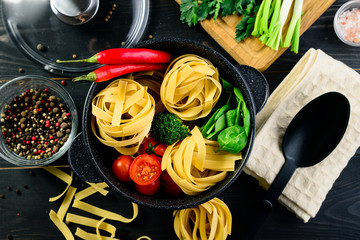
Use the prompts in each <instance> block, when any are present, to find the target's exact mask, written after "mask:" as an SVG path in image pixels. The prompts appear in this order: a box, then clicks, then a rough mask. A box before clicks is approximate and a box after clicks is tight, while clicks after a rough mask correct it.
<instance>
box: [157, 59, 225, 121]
mask: <svg viewBox="0 0 360 240" xmlns="http://www.w3.org/2000/svg"><path fill="white" fill-rule="evenodd" d="M221 91H222V86H221V83H220V80H219V73H218V70H217V68H215V66H214V65H213V64H212V63H211V62H210V61H209V60H206V59H204V58H202V57H200V56H197V55H193V54H186V55H182V56H179V57H178V58H176V59H175V60H174V61H173V62H172V63H171V64H170V65H169V67H168V69H167V70H166V73H165V76H164V79H163V82H162V84H161V88H160V98H161V100H162V102H163V104H164V106H165V107H166V109H167V110H168V111H169V112H171V113H174V114H176V115H178V116H179V117H180V118H181V119H183V120H186V121H192V120H196V119H199V118H203V117H205V116H207V115H208V114H209V113H210V111H211V109H212V108H213V107H214V106H215V104H216V103H217V101H218V99H219V97H220V94H221Z"/></svg>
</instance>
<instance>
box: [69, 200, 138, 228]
mask: <svg viewBox="0 0 360 240" xmlns="http://www.w3.org/2000/svg"><path fill="white" fill-rule="evenodd" d="M132 206H133V211H134V212H133V216H132V218H126V217H123V216H121V215H119V214H117V213H113V212H110V211H107V210H104V209H101V208H98V207H96V206H93V205H91V204H88V203H85V202H83V201H79V200H77V199H75V200H74V203H73V207H75V208H78V209H81V210H84V211H86V212H89V213H92V214H94V215H97V216H99V217H106V218H107V219H110V220H115V221H119V222H123V223H129V222H132V221H133V220H134V219H135V218H136V217H137V215H138V211H139V210H138V205H137V204H136V203H132Z"/></svg>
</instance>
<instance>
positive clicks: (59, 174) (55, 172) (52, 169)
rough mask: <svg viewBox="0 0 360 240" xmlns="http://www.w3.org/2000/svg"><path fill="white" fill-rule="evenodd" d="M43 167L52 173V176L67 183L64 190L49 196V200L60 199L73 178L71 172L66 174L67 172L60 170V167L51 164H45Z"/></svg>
mask: <svg viewBox="0 0 360 240" xmlns="http://www.w3.org/2000/svg"><path fill="white" fill-rule="evenodd" d="M44 169H45V170H46V171H48V172H49V173H51V174H53V175H54V176H56V177H57V178H59V179H61V180H62V181H64V182H65V183H67V187H66V188H65V190H64V191H63V192H62V193H60V194H59V195H58V196H55V197H52V198H49V201H50V202H55V201H57V200H58V199H60V198H61V197H62V196H63V195H64V194H65V193H66V191H67V190H68V189H69V187H70V186H71V183H72V180H73V172H71V175H68V174H67V173H65V172H63V171H61V170H60V169H58V168H56V167H53V166H46V167H44Z"/></svg>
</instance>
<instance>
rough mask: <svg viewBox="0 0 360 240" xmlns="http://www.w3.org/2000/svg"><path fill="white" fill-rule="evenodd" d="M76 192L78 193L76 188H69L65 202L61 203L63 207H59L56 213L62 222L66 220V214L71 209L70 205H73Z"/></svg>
mask: <svg viewBox="0 0 360 240" xmlns="http://www.w3.org/2000/svg"><path fill="white" fill-rule="evenodd" d="M75 192H76V188H74V187H70V188H69V190H68V191H67V193H66V195H65V197H64V200H63V202H62V203H61V205H60V207H59V210H58V211H57V213H56V214H57V216H58V218H59V219H60V220H61V221H63V220H64V217H65V214H66V212H67V211H68V209H69V207H70V204H71V201H72V200H73V198H74V195H75Z"/></svg>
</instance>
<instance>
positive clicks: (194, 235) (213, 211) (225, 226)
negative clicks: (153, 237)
mask: <svg viewBox="0 0 360 240" xmlns="http://www.w3.org/2000/svg"><path fill="white" fill-rule="evenodd" d="M231 227H232V215H231V212H230V209H229V208H228V206H227V205H226V204H225V203H224V202H223V201H221V200H220V199H218V198H213V199H212V200H210V201H208V202H206V203H203V204H201V205H199V206H197V207H193V208H187V209H182V210H176V211H174V230H175V233H176V236H177V237H178V238H179V239H192V240H198V239H201V240H212V239H215V240H225V239H226V238H227V236H228V235H231Z"/></svg>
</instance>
